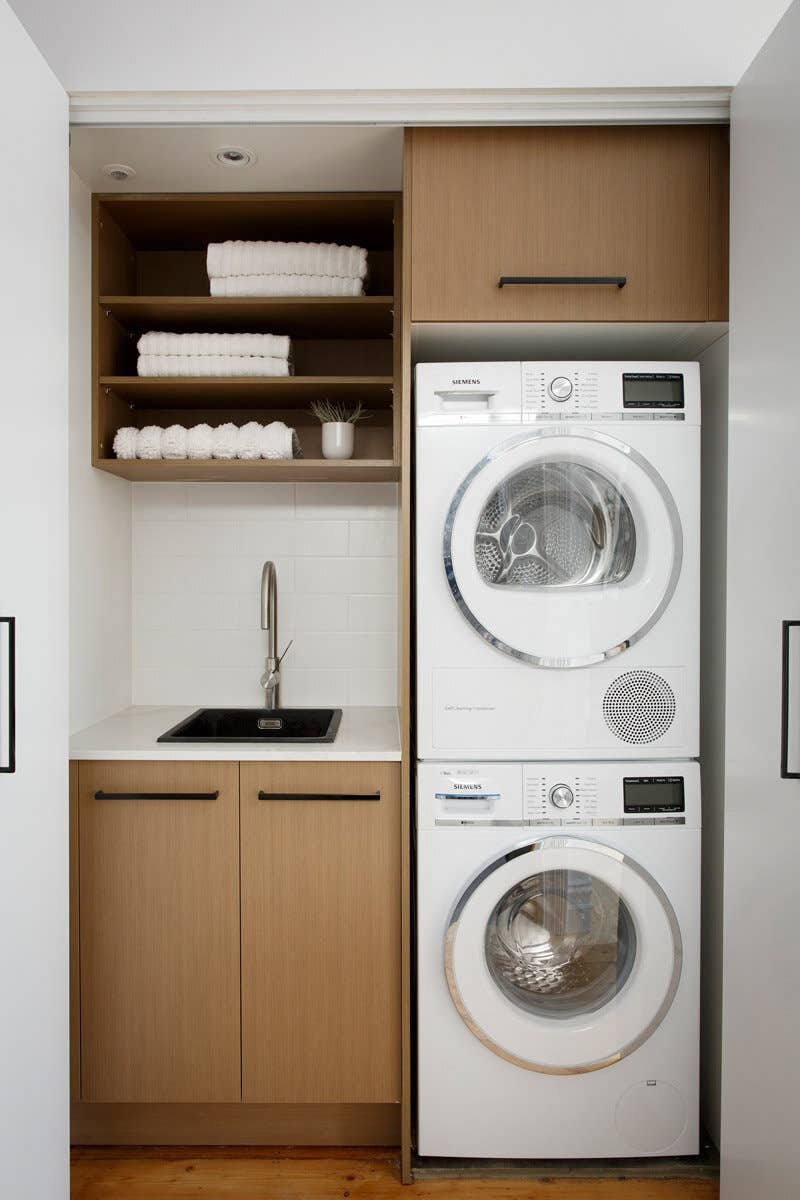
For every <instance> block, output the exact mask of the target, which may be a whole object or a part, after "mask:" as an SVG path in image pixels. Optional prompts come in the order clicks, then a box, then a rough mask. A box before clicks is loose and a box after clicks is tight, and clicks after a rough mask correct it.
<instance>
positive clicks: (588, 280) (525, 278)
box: [497, 275, 628, 288]
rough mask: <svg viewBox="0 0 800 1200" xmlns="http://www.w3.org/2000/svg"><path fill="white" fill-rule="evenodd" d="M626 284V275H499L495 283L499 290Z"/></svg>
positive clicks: (622, 286) (620, 286)
mask: <svg viewBox="0 0 800 1200" xmlns="http://www.w3.org/2000/svg"><path fill="white" fill-rule="evenodd" d="M627 282H628V276H627V275H501V276H500V278H499V279H498V281H497V286H498V287H499V288H502V287H509V286H510V285H512V284H539V283H544V284H554V285H556V286H561V284H565V283H566V284H573V283H585V284H589V285H590V286H591V285H592V284H606V283H608V284H613V285H614V286H615V287H618V288H624V287H625V284H626V283H627Z"/></svg>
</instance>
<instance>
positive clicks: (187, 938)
mask: <svg viewBox="0 0 800 1200" xmlns="http://www.w3.org/2000/svg"><path fill="white" fill-rule="evenodd" d="M100 789H102V790H104V791H108V792H186V791H191V792H212V791H216V790H219V793H220V794H219V797H218V799H216V800H179V799H165V800H145V799H137V800H118V799H115V800H98V799H95V792H96V791H97V790H100ZM79 791H80V801H79V824H80V960H81V980H80V984H81V1081H82V1087H81V1095H82V1097H83V1099H84V1100H87V1101H106V1102H124V1101H131V1102H132V1101H151V1102H155V1101H212V1100H216V1101H238V1100H239V1099H240V1095H241V1093H240V1043H239V1002H240V998H239V878H238V876H239V872H238V864H239V823H238V765H237V764H236V763H169V762H153V763H126V762H115V763H111V762H97V763H94V762H84V763H81V764H80V767H79Z"/></svg>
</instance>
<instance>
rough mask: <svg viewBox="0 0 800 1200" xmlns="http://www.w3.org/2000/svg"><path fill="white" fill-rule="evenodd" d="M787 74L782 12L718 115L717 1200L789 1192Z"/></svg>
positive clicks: (796, 252)
mask: <svg viewBox="0 0 800 1200" xmlns="http://www.w3.org/2000/svg"><path fill="white" fill-rule="evenodd" d="M799 65H800V3H799V2H798V0H795V3H794V4H793V5H792V7H791V9H790V10H789V12H788V13H787V15H786V17H785V18H784V20H783V21H782V22H781V24H780V25H779V26H778V28H777V29H776V31H775V33H774V34H773V36H772V37H771V38H770V40H769V42H768V43H767V45H766V46H765V47H764V49H763V51H762V52H761V54H759V56H758V58H757V59H756V60H755V62H754V63H753V65H752V67H751V68H750V70H749V71H748V72H747V74H746V75H745V77H744V79H743V80H742V82H741V84H740V85H739V87H738V88H736V90H735V91H734V95H733V108H732V119H731V363H730V389H731V423H730V453H729V460H728V496H729V517H728V609H727V651H726V658H727V680H728V686H727V696H726V707H727V715H726V747H725V754H726V779H725V889H724V916H725V928H724V953H725V978H724V986H723V1060H722V1146H721V1151H722V1192H721V1194H722V1197H723V1200H753V1198H754V1197H758V1198H759V1200H760V1198H761V1197H764V1200H767V1198H769V1200H789V1198H790V1197H795V1196H797V1194H798V1188H799V1187H800V1182H799V1181H800V1168H799V1167H798V1132H797V1104H798V1095H797V1088H798V1078H800V1052H798V1019H797V1013H798V995H800V940H799V939H798V895H799V894H800V889H799V888H798V873H799V862H798V853H800V781H798V780H782V779H781V778H780V740H781V739H780V727H781V711H780V699H781V686H780V680H781V622H782V621H783V620H785V619H794V620H798V619H800V569H799V568H798V560H797V530H798V498H797V479H798V470H799V468H798V452H799V448H800V402H798V391H797V379H798V374H799V373H800V351H799V350H798V346H800V339H799V338H798V315H800V282H799V281H800V237H798V228H797V226H798V214H800V70H798V66H799ZM794 686H795V688H797V687H800V683H798V682H797V681H795V683H794Z"/></svg>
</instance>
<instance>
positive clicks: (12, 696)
mask: <svg viewBox="0 0 800 1200" xmlns="http://www.w3.org/2000/svg"><path fill="white" fill-rule="evenodd" d="M0 626H6V627H7V630H8V633H7V636H8V679H7V680H6V682H5V685H3V683H2V681H0V686H2V687H4V690H5V692H6V695H5V700H6V703H7V704H8V753H7V754H6V756H5V759H4V761H3V762H2V763H0V774H3V775H12V774H13V773H14V771H16V769H17V747H16V733H17V730H16V695H17V682H16V633H17V628H16V619H15V618H14V617H0Z"/></svg>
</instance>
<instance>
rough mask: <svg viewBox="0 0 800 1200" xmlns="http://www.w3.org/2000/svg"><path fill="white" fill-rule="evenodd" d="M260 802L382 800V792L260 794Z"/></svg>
mask: <svg viewBox="0 0 800 1200" xmlns="http://www.w3.org/2000/svg"><path fill="white" fill-rule="evenodd" d="M258 798H259V800H380V798H381V794H380V792H259V793H258Z"/></svg>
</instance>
